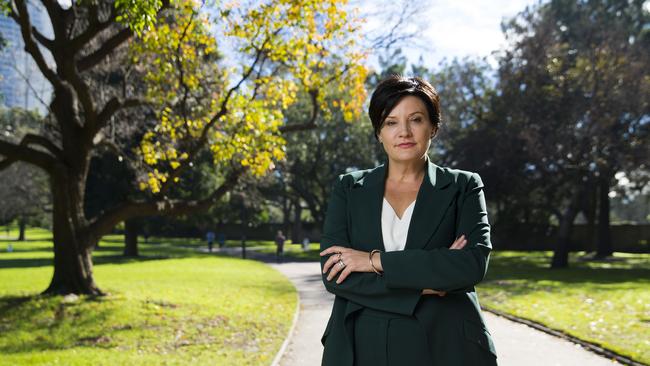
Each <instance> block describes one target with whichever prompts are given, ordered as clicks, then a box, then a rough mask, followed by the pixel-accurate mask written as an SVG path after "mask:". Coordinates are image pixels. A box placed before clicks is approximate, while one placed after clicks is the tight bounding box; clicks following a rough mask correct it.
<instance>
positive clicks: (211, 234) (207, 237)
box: [205, 230, 214, 253]
mask: <svg viewBox="0 0 650 366" xmlns="http://www.w3.org/2000/svg"><path fill="white" fill-rule="evenodd" d="M205 240H207V241H208V251H209V252H210V253H212V243H214V232H212V230H211V231H208V233H207V234H205Z"/></svg>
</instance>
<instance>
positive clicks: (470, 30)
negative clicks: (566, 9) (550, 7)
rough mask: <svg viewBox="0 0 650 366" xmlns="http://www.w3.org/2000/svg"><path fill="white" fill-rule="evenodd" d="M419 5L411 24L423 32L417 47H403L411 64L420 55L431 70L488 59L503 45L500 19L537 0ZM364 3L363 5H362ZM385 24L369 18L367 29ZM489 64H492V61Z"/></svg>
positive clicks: (435, 0) (368, 2)
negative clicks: (456, 60) (456, 62)
mask: <svg viewBox="0 0 650 366" xmlns="http://www.w3.org/2000/svg"><path fill="white" fill-rule="evenodd" d="M422 3H428V4H427V5H420V7H421V11H420V10H419V11H418V12H419V14H420V15H419V16H418V17H417V18H416V19H413V20H412V21H413V23H420V24H421V27H422V28H423V29H422V32H421V34H420V36H419V37H418V39H417V41H416V42H417V43H420V44H422V45H423V46H425V47H426V48H427V49H421V48H418V47H413V48H408V47H405V48H403V51H404V53H405V54H406V55H407V57H408V58H409V61H410V62H413V63H416V62H417V61H418V58H419V57H420V55H422V57H423V60H424V64H425V65H426V66H429V67H434V66H436V65H438V63H439V62H440V61H441V60H442V59H443V58H447V59H453V58H454V57H458V58H462V57H464V56H478V57H483V56H490V53H491V52H492V51H493V50H497V49H499V48H502V47H504V46H505V45H506V41H505V38H504V37H503V34H502V33H501V20H502V19H504V18H510V17H512V16H514V15H516V14H517V13H519V12H520V11H522V10H524V9H525V8H526V6H527V5H535V4H537V3H538V0H463V1H445V0H427V1H423V2H422ZM361 4H363V5H361ZM374 4H376V2H374V1H373V0H365V1H361V2H360V4H359V5H361V6H363V10H367V9H372V8H373V6H374ZM383 24H386V21H385V19H383V18H379V17H370V18H369V19H368V23H367V24H366V27H367V29H369V30H377V29H379V28H378V27H381V26H383ZM488 61H489V62H490V63H491V64H492V65H495V64H496V62H495V60H494V58H491V57H488Z"/></svg>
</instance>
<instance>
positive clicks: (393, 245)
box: [381, 197, 415, 252]
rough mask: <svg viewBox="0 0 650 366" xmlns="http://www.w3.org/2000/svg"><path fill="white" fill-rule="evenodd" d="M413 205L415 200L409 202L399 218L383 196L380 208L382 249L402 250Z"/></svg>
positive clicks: (389, 250) (390, 250)
mask: <svg viewBox="0 0 650 366" xmlns="http://www.w3.org/2000/svg"><path fill="white" fill-rule="evenodd" d="M414 207H415V201H413V202H411V204H410V205H409V207H407V208H406V210H405V211H404V213H403V214H402V218H401V219H400V218H399V217H397V214H396V213H395V210H394V209H393V206H391V205H390V203H388V200H387V199H386V197H384V205H383V207H382V210H381V233H382V236H383V238H384V249H385V250H386V251H387V252H392V251H396V250H404V247H405V246H406V235H407V234H408V231H409V225H410V224H411V216H412V215H413V208H414Z"/></svg>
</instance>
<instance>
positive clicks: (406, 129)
mask: <svg viewBox="0 0 650 366" xmlns="http://www.w3.org/2000/svg"><path fill="white" fill-rule="evenodd" d="M399 135H400V137H401V136H410V135H411V127H410V126H409V124H408V123H402V124H400V128H399Z"/></svg>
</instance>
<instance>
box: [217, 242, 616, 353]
mask: <svg viewBox="0 0 650 366" xmlns="http://www.w3.org/2000/svg"><path fill="white" fill-rule="evenodd" d="M229 249H231V250H232V251H231V250H228V251H227V252H229V253H228V254H233V255H238V254H240V253H241V252H238V251H237V249H234V248H229ZM222 252H224V251H222ZM249 253H250V255H249V258H251V259H256V260H262V261H264V262H267V263H269V264H270V265H271V266H272V267H274V268H275V269H277V270H278V271H280V272H281V273H283V274H284V275H285V276H287V278H289V280H291V282H292V283H293V284H294V286H296V289H297V290H298V295H299V296H300V314H299V315H298V322H297V324H296V326H295V328H294V331H293V334H292V335H291V336H290V339H289V344H288V346H287V348H286V349H285V352H284V354H283V355H282V357H281V358H280V361H279V365H280V366H312V365H316V366H317V365H320V361H321V357H322V353H323V346H322V345H321V343H320V337H321V335H322V334H323V331H324V330H325V325H326V324H327V320H328V318H329V315H330V311H331V309H332V303H333V301H334V295H332V294H331V293H329V292H327V291H326V290H325V287H324V286H323V283H322V282H321V276H320V264H319V263H318V262H294V261H291V259H289V258H287V261H285V262H284V263H274V261H275V258H274V256H273V255H264V254H260V253H255V252H254V250H251V251H250V252H249ZM483 314H484V315H485V320H486V322H487V323H488V328H489V329H490V333H491V334H492V336H493V338H494V344H495V346H496V349H497V353H498V355H499V365H500V366H519V365H526V366H576V365H589V366H613V365H621V364H620V363H617V362H615V361H612V360H608V359H606V358H603V357H601V356H599V355H596V354H594V353H592V352H590V351H587V350H585V349H583V348H582V347H581V346H579V345H577V344H574V343H572V342H569V341H566V340H563V339H560V338H557V337H554V336H551V335H549V334H546V333H544V332H540V331H538V330H536V329H533V328H531V327H529V326H527V325H524V324H520V323H516V322H513V321H510V320H508V319H505V318H502V317H499V316H496V315H493V314H492V313H489V312H487V311H485V312H484V313H483Z"/></svg>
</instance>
